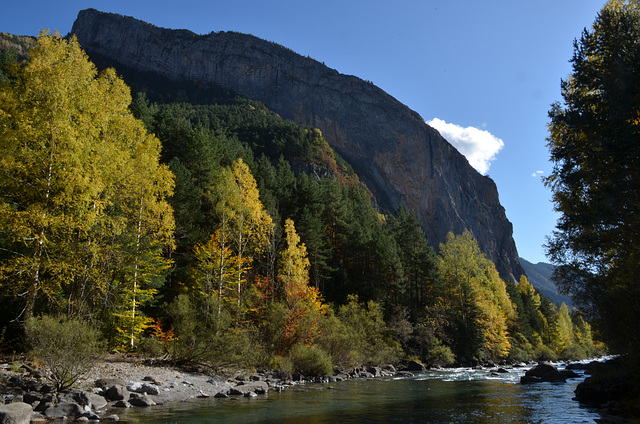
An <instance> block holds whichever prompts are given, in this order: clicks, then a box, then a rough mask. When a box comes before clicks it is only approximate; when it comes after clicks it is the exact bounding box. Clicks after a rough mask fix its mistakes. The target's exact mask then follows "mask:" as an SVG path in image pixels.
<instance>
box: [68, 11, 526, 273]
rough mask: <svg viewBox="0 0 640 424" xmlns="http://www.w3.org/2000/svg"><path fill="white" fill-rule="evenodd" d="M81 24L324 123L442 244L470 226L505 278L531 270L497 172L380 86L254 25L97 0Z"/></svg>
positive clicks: (147, 62)
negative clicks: (190, 18)
mask: <svg viewBox="0 0 640 424" xmlns="http://www.w3.org/2000/svg"><path fill="white" fill-rule="evenodd" d="M72 33H73V34H75V35H76V36H77V38H78V40H79V42H80V44H81V45H82V46H83V48H84V49H86V50H87V51H88V52H90V53H92V54H99V55H102V56H104V57H106V58H109V59H111V60H115V61H117V62H118V63H121V64H123V65H126V66H129V67H132V68H134V69H137V70H140V71H151V72H156V73H158V74H161V75H163V76H166V77H169V78H172V79H191V80H195V81H202V82H214V83H216V84H219V85H221V86H223V87H225V88H228V89H231V90H234V91H236V92H238V93H240V94H242V95H244V96H246V97H248V98H251V99H254V100H258V101H260V102H262V103H264V104H265V105H266V106H267V107H269V108H270V109H272V110H274V111H275V112H277V113H279V114H280V115H281V116H283V117H285V118H288V119H291V120H293V121H295V122H297V123H298V124H302V125H309V126H313V127H316V128H319V129H320V130H321V131H322V132H323V134H324V136H325V138H326V140H327V142H328V143H329V144H330V145H331V147H332V148H333V149H335V150H336V151H337V152H338V153H339V154H340V155H342V157H344V158H345V159H346V160H347V161H349V163H350V164H351V165H352V166H353V168H354V170H355V171H356V172H357V173H358V175H359V176H360V178H361V179H362V180H363V181H364V182H365V183H366V184H367V186H368V187H369V188H370V189H371V191H372V192H373V194H374V195H375V197H376V199H377V201H378V204H379V205H380V206H381V207H382V208H384V209H387V210H390V211H395V209H396V208H397V206H398V204H400V203H402V204H404V205H405V206H407V207H409V208H411V209H413V210H415V211H416V213H417V215H418V219H419V220H420V221H421V223H422V224H423V228H424V230H425V232H426V235H427V238H428V240H429V242H430V243H431V244H432V245H433V246H434V247H436V248H437V247H438V244H439V243H441V242H443V241H444V239H445V237H446V234H447V233H448V232H449V231H453V232H454V233H456V234H458V233H461V232H462V231H464V230H465V229H468V230H469V231H471V233H472V234H473V235H474V236H475V237H476V239H477V240H478V243H479V245H480V248H481V249H482V251H483V252H484V253H485V254H486V255H487V257H489V258H490V259H491V260H493V261H494V262H495V264H496V266H497V268H498V270H499V271H500V273H501V275H502V276H503V278H509V277H515V278H516V279H517V278H519V276H520V275H521V274H522V273H523V270H522V267H521V266H520V262H519V260H518V253H517V251H516V247H515V243H514V241H513V238H512V226H511V223H510V222H509V221H508V220H507V219H506V216H505V211H504V208H503V207H502V206H501V205H500V201H499V199H498V192H497V189H496V186H495V184H494V182H493V181H492V180H491V179H490V178H488V177H485V176H482V175H481V174H479V173H478V172H477V171H475V170H474V169H473V168H472V167H471V166H470V165H469V163H468V162H467V160H466V159H465V158H464V157H463V156H462V155H461V154H460V153H459V152H458V151H457V150H456V149H455V148H454V147H453V146H451V145H450V144H449V143H448V142H447V141H446V140H444V139H443V138H442V137H441V136H440V134H439V133H438V132H437V131H436V130H434V129H433V128H431V127H429V126H428V125H426V124H425V122H424V120H423V119H422V118H421V117H420V116H419V115H418V114H417V113H415V112H414V111H412V110H410V109H409V108H408V107H406V106H405V105H403V104H401V103H400V102H398V101H397V100H395V99H394V98H392V97H391V96H389V95H388V94H386V93H385V92H384V91H382V90H381V89H379V88H378V87H376V86H374V85H372V84H370V83H367V82H365V81H363V80H361V79H359V78H356V77H353V76H348V75H342V74H340V73H338V72H337V71H336V70H333V69H330V68H328V67H326V66H324V65H323V64H321V63H319V62H317V61H315V60H313V59H309V58H305V57H303V56H300V55H298V54H296V53H294V52H292V51H291V50H288V49H286V48H284V47H282V46H278V45H276V44H274V43H270V42H267V41H264V40H261V39H258V38H256V37H253V36H250V35H243V34H238V33H211V34H209V35H196V34H194V33H192V32H190V31H186V30H167V29H162V28H157V27H154V26H152V25H149V24H146V23H144V22H141V21H137V20H135V19H132V18H127V17H122V16H120V15H114V14H107V13H102V12H98V11H95V10H92V9H89V10H84V11H81V12H80V13H79V15H78V18H77V20H76V21H75V23H74V25H73V29H72ZM516 281H517V280H516Z"/></svg>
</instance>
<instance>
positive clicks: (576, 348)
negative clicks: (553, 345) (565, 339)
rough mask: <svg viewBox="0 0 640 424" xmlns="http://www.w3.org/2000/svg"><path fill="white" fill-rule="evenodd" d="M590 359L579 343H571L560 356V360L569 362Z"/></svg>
mask: <svg viewBox="0 0 640 424" xmlns="http://www.w3.org/2000/svg"><path fill="white" fill-rule="evenodd" d="M588 357H589V355H588V354H587V351H586V349H585V348H584V347H582V346H581V345H579V344H577V343H571V344H570V345H569V346H567V347H565V348H564V350H563V351H562V354H561V355H560V359H563V360H569V361H581V360H583V359H587V358H588Z"/></svg>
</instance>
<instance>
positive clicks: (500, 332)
mask: <svg viewBox="0 0 640 424" xmlns="http://www.w3.org/2000/svg"><path fill="white" fill-rule="evenodd" d="M439 266H440V270H441V273H442V282H443V289H444V299H445V300H446V302H447V303H448V305H449V307H450V311H451V313H452V322H453V323H454V324H453V326H454V332H455V334H454V339H455V344H456V351H457V352H456V356H458V357H460V358H463V360H470V359H473V358H474V357H477V356H478V355H479V354H482V353H483V351H485V352H487V353H489V354H491V355H493V356H497V357H502V356H506V354H508V352H509V349H510V344H509V341H508V334H507V318H508V317H511V318H515V310H514V307H513V304H512V303H511V300H510V299H509V296H508V294H507V290H506V285H505V283H504V281H502V280H501V279H500V277H499V275H498V272H497V271H496V269H495V265H494V264H493V262H491V261H490V260H488V259H487V258H486V257H485V256H484V254H483V253H482V252H481V251H480V248H479V246H478V243H477V241H476V240H475V239H474V238H473V236H472V235H471V233H470V232H468V231H465V232H464V233H462V234H461V235H459V236H454V235H453V233H449V234H448V235H447V239H446V242H445V243H444V244H441V245H440V261H439Z"/></svg>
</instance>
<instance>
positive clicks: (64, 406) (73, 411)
mask: <svg viewBox="0 0 640 424" xmlns="http://www.w3.org/2000/svg"><path fill="white" fill-rule="evenodd" d="M85 412H86V411H85V410H84V408H83V407H82V406H80V405H79V404H77V403H75V402H60V403H58V404H57V405H51V406H49V407H47V409H45V410H44V411H42V414H43V415H44V416H46V417H49V418H60V419H62V418H65V417H79V416H81V415H82V414H84V413H85Z"/></svg>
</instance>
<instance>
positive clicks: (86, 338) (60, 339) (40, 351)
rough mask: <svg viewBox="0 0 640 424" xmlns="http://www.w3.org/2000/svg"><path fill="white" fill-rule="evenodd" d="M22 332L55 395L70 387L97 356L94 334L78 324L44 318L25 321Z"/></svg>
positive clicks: (76, 322)
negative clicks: (43, 365)
mask: <svg viewBox="0 0 640 424" xmlns="http://www.w3.org/2000/svg"><path fill="white" fill-rule="evenodd" d="M25 331H26V336H27V340H28V342H29V344H30V346H31V353H32V354H33V356H34V357H35V358H36V359H39V360H41V361H42V362H43V363H44V364H45V365H46V367H47V368H48V369H49V372H50V373H49V378H50V379H51V381H52V383H53V384H54V386H55V388H56V390H57V391H62V390H65V389H68V388H70V387H72V386H73V385H74V384H75V383H76V382H77V381H78V379H79V378H80V377H81V376H82V375H83V374H85V373H86V372H87V371H89V370H90V369H91V367H93V365H94V364H95V360H96V359H97V356H98V355H99V353H100V352H101V344H100V342H99V333H98V331H97V330H96V329H95V328H93V327H92V326H91V325H89V324H88V323H86V322H84V321H81V320H75V319H74V320H67V319H59V318H54V317H51V316H47V315H45V316H42V317H39V318H30V319H28V320H27V322H26V323H25Z"/></svg>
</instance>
